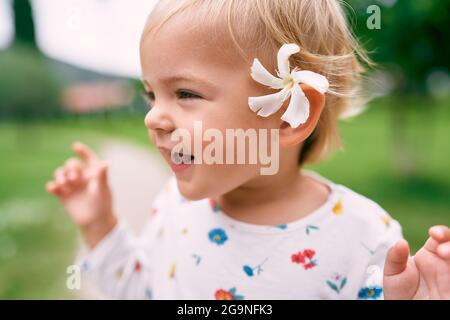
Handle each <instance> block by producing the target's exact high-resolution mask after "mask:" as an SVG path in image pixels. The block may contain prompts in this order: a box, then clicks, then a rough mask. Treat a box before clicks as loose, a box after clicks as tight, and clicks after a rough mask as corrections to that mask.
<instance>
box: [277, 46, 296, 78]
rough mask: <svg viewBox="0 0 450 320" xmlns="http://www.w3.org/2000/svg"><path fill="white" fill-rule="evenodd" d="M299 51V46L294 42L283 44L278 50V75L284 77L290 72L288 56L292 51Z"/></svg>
mask: <svg viewBox="0 0 450 320" xmlns="http://www.w3.org/2000/svg"><path fill="white" fill-rule="evenodd" d="M298 52H300V47H299V46H298V45H296V44H295V43H290V44H283V45H282V46H281V48H280V50H279V51H278V76H279V77H280V78H284V77H286V76H288V75H289V74H290V73H291V72H290V66H289V57H290V56H291V55H293V54H294V53H298Z"/></svg>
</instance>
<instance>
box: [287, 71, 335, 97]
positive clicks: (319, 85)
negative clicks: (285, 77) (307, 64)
mask: <svg viewBox="0 0 450 320" xmlns="http://www.w3.org/2000/svg"><path fill="white" fill-rule="evenodd" d="M292 77H293V78H294V80H295V81H296V82H300V83H304V84H307V85H308V86H310V87H312V88H313V89H315V90H317V91H318V92H320V93H322V94H323V93H325V92H327V91H328V88H329V87H330V84H329V83H328V80H327V78H325V77H324V76H323V75H321V74H318V73H315V72H312V71H308V70H302V71H294V72H292Z"/></svg>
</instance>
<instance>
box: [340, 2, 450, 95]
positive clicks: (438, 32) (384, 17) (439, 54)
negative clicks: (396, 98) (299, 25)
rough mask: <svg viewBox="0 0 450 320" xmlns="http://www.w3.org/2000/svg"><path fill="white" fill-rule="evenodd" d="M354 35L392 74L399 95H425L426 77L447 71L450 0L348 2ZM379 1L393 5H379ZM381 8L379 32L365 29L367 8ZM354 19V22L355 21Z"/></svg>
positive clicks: (448, 68)
mask: <svg viewBox="0 0 450 320" xmlns="http://www.w3.org/2000/svg"><path fill="white" fill-rule="evenodd" d="M347 2H348V3H349V4H350V5H351V6H352V8H353V14H352V11H351V10H350V16H352V17H353V18H351V19H350V20H351V21H352V22H353V26H354V27H355V33H356V34H357V35H358V37H359V38H360V39H361V40H362V41H363V42H364V43H365V45H366V48H367V49H368V50H369V51H372V54H371V57H372V59H373V60H375V61H376V62H377V63H379V64H380V65H381V66H385V67H387V68H388V69H389V70H390V71H391V72H394V73H395V76H396V77H397V81H398V82H399V83H398V92H400V93H408V94H409V93H413V92H415V93H427V77H428V76H429V74H430V73H431V72H433V71H436V70H442V71H443V72H446V73H447V74H448V72H449V70H450V65H449V63H450V62H449V59H448V57H449V56H450V45H449V44H448V30H450V22H449V21H450V20H449V19H448V12H450V0H440V1H430V0H414V1H411V0H391V1H379V2H374V1H372V0H348V1H347ZM382 2H386V3H388V2H392V3H393V5H392V6H389V5H385V6H382V5H381V4H380V3H382ZM373 4H378V5H379V7H380V8H381V29H379V30H378V29H373V30H369V29H368V28H367V26H366V21H367V18H368V17H369V16H370V14H368V13H367V8H368V7H369V6H370V5H373ZM355 18H356V19H355Z"/></svg>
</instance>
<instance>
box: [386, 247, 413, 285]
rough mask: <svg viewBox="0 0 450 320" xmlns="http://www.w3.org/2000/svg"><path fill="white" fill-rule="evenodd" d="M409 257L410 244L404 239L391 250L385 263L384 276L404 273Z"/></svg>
mask: <svg viewBox="0 0 450 320" xmlns="http://www.w3.org/2000/svg"><path fill="white" fill-rule="evenodd" d="M408 257H409V245H408V242H407V241H406V240H404V239H402V240H399V241H397V243H396V244H395V245H394V246H393V247H392V248H391V249H390V250H389V252H388V254H387V257H386V262H385V264H384V276H387V277H389V276H393V275H397V274H400V273H402V272H403V271H404V270H405V269H406V266H407V263H408Z"/></svg>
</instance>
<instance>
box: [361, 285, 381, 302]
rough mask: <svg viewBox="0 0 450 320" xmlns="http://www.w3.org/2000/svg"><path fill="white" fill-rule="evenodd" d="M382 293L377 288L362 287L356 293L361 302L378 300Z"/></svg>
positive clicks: (379, 288)
mask: <svg viewBox="0 0 450 320" xmlns="http://www.w3.org/2000/svg"><path fill="white" fill-rule="evenodd" d="M382 293H383V288H381V287H379V286H373V287H364V288H361V290H359V292H358V298H359V299H363V300H368V299H378V298H379V297H380V296H381V294H382Z"/></svg>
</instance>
